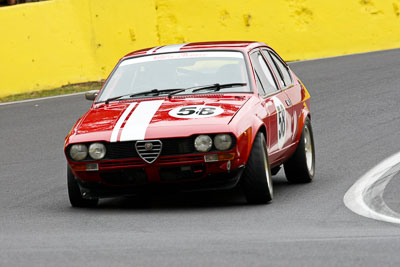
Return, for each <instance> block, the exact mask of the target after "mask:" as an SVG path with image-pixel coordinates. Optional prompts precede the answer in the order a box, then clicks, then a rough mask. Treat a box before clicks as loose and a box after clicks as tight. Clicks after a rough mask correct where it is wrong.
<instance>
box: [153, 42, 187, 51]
mask: <svg viewBox="0 0 400 267" xmlns="http://www.w3.org/2000/svg"><path fill="white" fill-rule="evenodd" d="M185 45H187V44H174V45H166V46H163V47H161V48H160V49H158V50H157V51H156V52H157V53H168V52H178V51H179V50H180V49H181V48H182V47H184V46H185Z"/></svg>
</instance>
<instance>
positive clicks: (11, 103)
mask: <svg viewBox="0 0 400 267" xmlns="http://www.w3.org/2000/svg"><path fill="white" fill-rule="evenodd" d="M85 93H86V92H79V93H73V94H67V95H55V96H46V97H41V98H32V99H26V100H19V101H13V102H5V103H0V106H5V105H13V104H22V103H27V102H35V101H40V100H47V99H53V98H61V97H68V96H74V95H83V94H85Z"/></svg>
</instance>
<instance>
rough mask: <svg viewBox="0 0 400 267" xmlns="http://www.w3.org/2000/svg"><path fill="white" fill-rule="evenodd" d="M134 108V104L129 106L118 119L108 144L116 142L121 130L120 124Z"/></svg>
mask: <svg viewBox="0 0 400 267" xmlns="http://www.w3.org/2000/svg"><path fill="white" fill-rule="evenodd" d="M135 106H136V103H132V104H129V106H128V108H127V109H125V111H124V113H122V116H121V117H120V118H119V120H118V122H117V124H115V126H114V130H113V131H112V133H111V139H110V142H117V138H118V133H119V129H121V125H122V123H124V121H125V119H126V117H128V115H129V114H130V113H131V111H132V109H133V108H134V107H135Z"/></svg>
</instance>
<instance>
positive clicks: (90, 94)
mask: <svg viewBox="0 0 400 267" xmlns="http://www.w3.org/2000/svg"><path fill="white" fill-rule="evenodd" d="M99 91H100V90H92V91H88V92H86V93H85V98H86V99H87V100H90V101H93V100H95V99H96V97H97V95H98V94H99Z"/></svg>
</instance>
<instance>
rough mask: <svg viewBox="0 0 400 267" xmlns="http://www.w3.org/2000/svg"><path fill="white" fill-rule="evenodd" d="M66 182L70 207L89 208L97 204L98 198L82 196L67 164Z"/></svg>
mask: <svg viewBox="0 0 400 267" xmlns="http://www.w3.org/2000/svg"><path fill="white" fill-rule="evenodd" d="M67 184H68V196H69V202H71V205H72V207H77V208H89V207H95V206H97V203H98V202H99V199H85V198H83V197H82V194H81V190H80V189H79V185H78V182H77V181H76V179H75V176H74V174H73V173H72V170H71V168H70V167H69V166H68V170H67Z"/></svg>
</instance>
